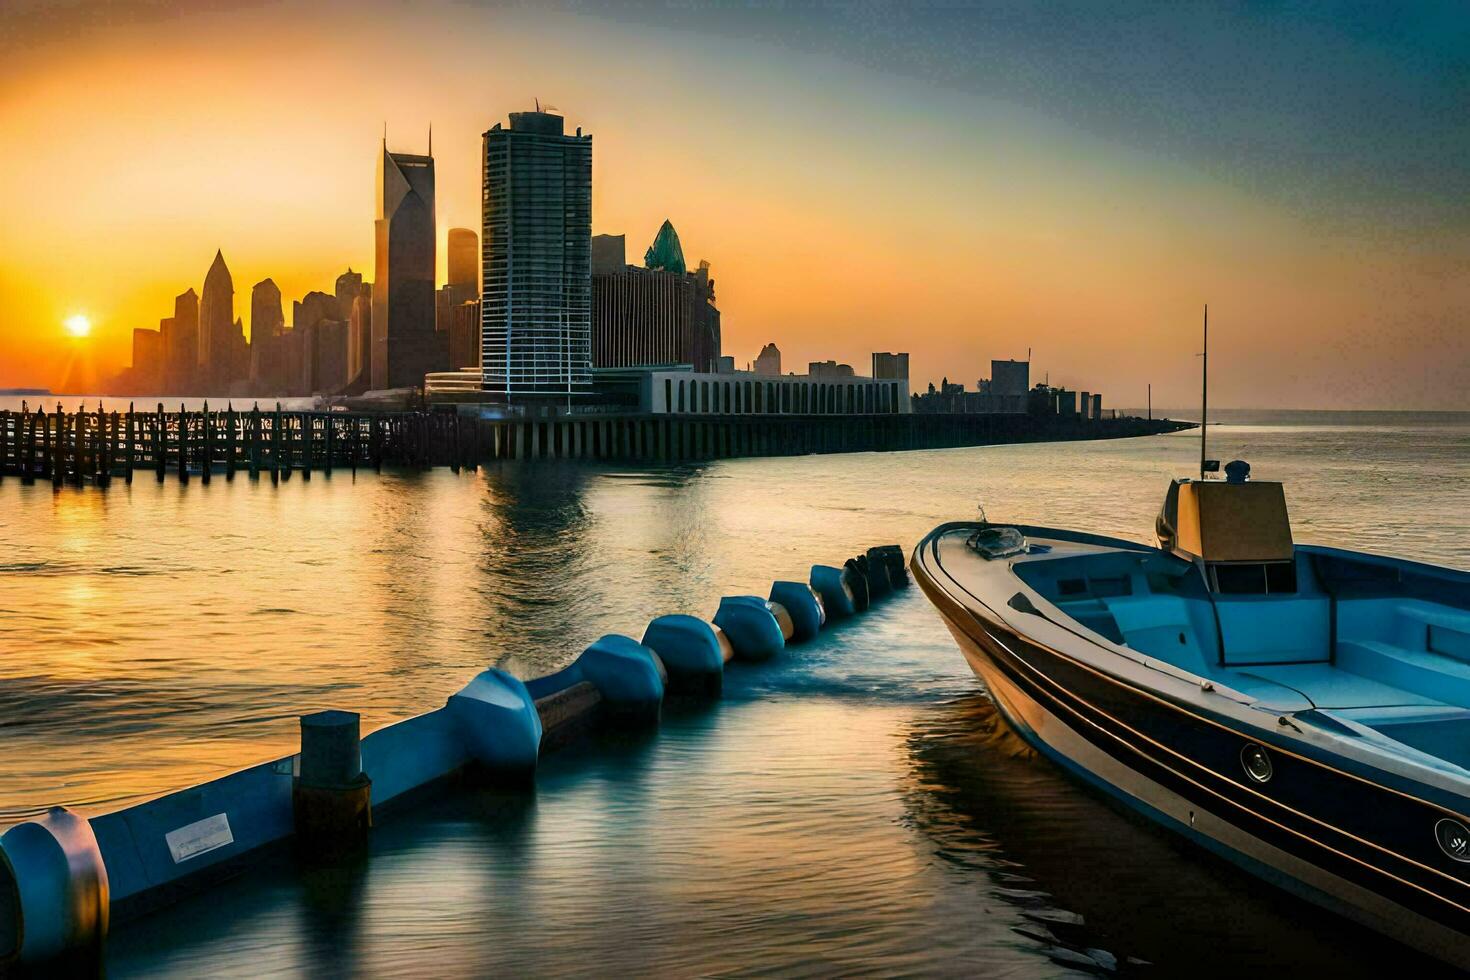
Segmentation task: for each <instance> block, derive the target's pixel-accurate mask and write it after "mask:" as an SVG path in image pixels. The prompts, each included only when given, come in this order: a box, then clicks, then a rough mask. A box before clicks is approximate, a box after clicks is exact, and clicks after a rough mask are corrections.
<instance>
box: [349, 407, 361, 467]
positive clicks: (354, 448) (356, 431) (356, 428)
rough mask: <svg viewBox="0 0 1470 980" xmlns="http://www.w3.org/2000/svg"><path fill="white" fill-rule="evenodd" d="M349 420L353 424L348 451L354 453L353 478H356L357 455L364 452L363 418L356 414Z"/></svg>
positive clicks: (350, 416)
mask: <svg viewBox="0 0 1470 980" xmlns="http://www.w3.org/2000/svg"><path fill="white" fill-rule="evenodd" d="M347 421H348V423H349V424H350V425H351V426H352V442H351V444H350V445H349V448H348V450H347V451H348V452H349V453H351V454H352V478H353V479H354V480H356V479H357V457H358V456H359V455H361V453H362V420H361V419H359V418H358V417H357V416H356V415H349V416H347Z"/></svg>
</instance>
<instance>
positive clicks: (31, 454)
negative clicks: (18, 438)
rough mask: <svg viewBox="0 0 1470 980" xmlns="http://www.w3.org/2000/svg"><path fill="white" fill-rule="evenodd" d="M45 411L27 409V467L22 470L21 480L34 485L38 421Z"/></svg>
mask: <svg viewBox="0 0 1470 980" xmlns="http://www.w3.org/2000/svg"><path fill="white" fill-rule="evenodd" d="M45 414H46V413H45V412H31V411H29V410H27V411H26V413H25V415H26V420H25V421H26V446H25V469H23V470H21V472H20V482H21V483H23V484H25V485H26V486H32V485H33V484H35V482H36V421H37V418H38V417H41V418H44V417H45Z"/></svg>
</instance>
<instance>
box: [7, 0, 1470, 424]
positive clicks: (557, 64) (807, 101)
mask: <svg viewBox="0 0 1470 980" xmlns="http://www.w3.org/2000/svg"><path fill="white" fill-rule="evenodd" d="M536 97H539V98H540V99H541V100H542V102H543V103H551V104H553V105H555V106H556V107H557V108H558V109H559V110H560V111H562V112H563V113H564V114H565V115H566V117H567V122H568V125H569V126H571V127H575V126H582V127H583V128H584V131H587V132H591V133H592V134H593V137H594V139H593V161H594V162H593V167H594V195H593V201H594V215H593V230H594V232H596V233H603V232H611V233H619V232H621V233H626V234H627V235H628V239H629V254H630V258H633V257H637V258H640V259H641V256H642V252H643V249H644V248H646V247H647V244H648V243H649V242H650V241H651V240H652V238H653V236H654V233H655V232H656V231H657V229H658V226H659V224H660V223H661V222H662V221H663V219H664V218H666V217H667V218H670V219H671V220H672V221H673V223H674V225H675V227H676V228H677V229H678V231H679V234H680V237H681V239H682V240H683V244H684V250H685V254H686V256H687V257H688V258H689V260H690V261H691V262H695V261H698V260H699V259H701V258H704V259H708V260H709V261H710V263H711V265H712V267H713V274H714V276H715V279H716V283H717V292H718V295H719V301H720V307H721V310H722V311H723V323H724V343H725V353H728V354H733V355H734V356H735V358H736V361H737V362H738V363H739V364H740V365H741V366H744V364H745V362H746V361H749V360H751V359H753V358H754V356H755V354H756V352H757V351H758V350H759V348H760V346H761V345H762V344H763V343H765V342H767V341H772V340H774V341H775V342H776V343H777V344H778V345H779V346H780V347H781V350H782V352H783V355H784V357H785V362H786V366H787V368H788V369H792V368H795V369H796V370H802V369H804V366H805V364H806V362H807V361H808V360H816V359H825V358H836V359H837V360H841V361H848V362H850V363H852V364H853V365H854V366H856V367H857V368H858V369H859V372H860V373H862V372H865V371H866V370H867V365H868V354H869V352H870V351H873V350H907V351H910V352H911V354H912V373H913V377H912V381H913V384H914V387H916V388H922V387H923V386H924V384H926V383H927V382H928V381H929V380H934V381H938V379H939V378H940V376H942V375H948V376H949V378H950V379H951V380H961V381H964V382H965V383H966V384H967V385H969V386H971V387H973V386H974V384H975V380H976V379H977V378H979V377H982V376H985V375H986V374H988V372H989V359H990V358H992V357H1024V356H1025V354H1026V349H1027V348H1028V347H1032V348H1034V349H1035V367H1034V371H1035V372H1036V376H1037V377H1038V378H1039V377H1040V375H1041V374H1043V373H1049V374H1050V379H1051V381H1052V382H1053V383H1054V384H1066V385H1067V386H1069V387H1076V388H1087V389H1092V390H1100V391H1102V392H1103V393H1104V399H1105V403H1107V404H1111V405H1117V406H1122V405H1140V404H1142V401H1143V398H1144V387H1145V385H1146V384H1147V383H1148V382H1152V383H1153V385H1154V402H1155V404H1156V405H1185V404H1192V403H1194V402H1195V401H1196V400H1197V390H1198V376H1197V371H1198V362H1197V361H1196V360H1195V358H1194V357H1193V354H1194V353H1195V352H1196V351H1197V350H1198V346H1199V337H1198V333H1199V320H1200V307H1201V304H1203V303H1204V302H1206V301H1208V302H1209V303H1210V309H1211V341H1212V352H1211V353H1212V358H1211V368H1212V381H1211V389H1212V395H1213V396H1214V399H1215V400H1217V401H1218V403H1219V404H1221V405H1225V406H1236V407H1254V406H1262V407H1301V408H1422V409H1430V408H1433V409H1461V410H1464V409H1470V8H1467V7H1465V6H1464V5H1463V4H1445V5H1442V6H1434V5H1429V4H1408V5H1390V4H1376V3H1375V4H1362V5H1352V4H1342V5H1331V6H1328V5H1321V4H1293V3H1269V4H1219V5H1199V6H1195V5H1188V4H1139V5H1131V4H1104V3H1091V2H1089V3H1077V4H1071V5H1068V4H1061V5H1058V4H1034V3H1030V2H1023V0H1016V2H1001V3H989V4H985V5H983V6H980V7H978V8H964V7H955V6H951V5H944V6H941V5H923V4H919V5H908V4H905V5H898V4H894V5H890V4H884V3H865V2H860V3H851V4H846V3H828V4H822V5H820V6H816V5H813V6H807V5H803V4H780V3H759V4H751V5H749V6H740V7H723V6H718V7H717V6H713V5H706V4H703V3H700V2H698V0H695V2H686V3H668V4H662V3H631V4H594V3H587V4H562V5H557V6H550V5H547V6H531V5H521V4H516V3H508V4H500V3H477V2H472V0H460V2H434V0H425V2H418V3H408V2H398V0H363V2H355V3H332V2H323V3H310V4H308V3H296V2H290V0H287V2H239V3H235V2H223V0H221V2H214V3H172V4H170V3H158V2H139V0H134V2H127V0H123V2H113V3H89V2H67V3H42V2H38V0H5V3H4V4H3V6H0V133H3V134H4V135H3V143H0V186H3V187H4V188H5V191H6V202H5V209H4V214H5V219H4V220H3V221H0V387H18V386H29V385H37V386H59V385H60V384H61V383H62V379H63V376H64V375H65V373H66V371H67V366H68V364H69V363H70V362H71V361H72V360H74V359H79V360H82V361H90V363H92V364H93V365H94V366H95V367H96V368H97V369H98V370H110V369H115V368H117V367H121V366H124V365H125V364H126V363H127V361H128V359H129V356H130V351H129V345H130V339H131V331H132V329H133V328H134V327H157V325H158V320H159V318H160V317H162V316H165V315H168V314H169V313H171V310H172V299H173V296H174V295H175V294H177V293H179V292H182V291H183V290H184V289H186V288H188V287H190V286H192V287H194V288H195V289H196V290H198V289H199V288H200V286H201V284H202V282H203V279H204V274H205V272H206V270H207V269H208V267H209V263H210V261H211V260H212V259H213V257H214V253H215V250H216V249H217V248H219V249H223V251H224V256H225V259H226V261H227V262H228V263H229V266H230V269H231V272H232V273H233V275H234V282H235V290H236V309H237V313H238V314H239V315H241V316H243V317H244V318H245V320H246V327H247V331H248V329H249V315H248V313H249V310H248V307H249V290H250V287H251V285H252V284H254V283H255V282H257V281H258V280H260V279H263V278H265V277H266V276H270V277H272V278H274V279H275V281H276V283H277V284H278V285H279V286H280V287H281V291H282V293H283V294H284V295H285V297H286V299H287V309H286V316H287V319H288V321H289V319H290V305H289V300H290V299H292V298H299V297H300V296H302V295H303V294H304V293H305V292H307V291H308V290H311V289H324V290H330V289H331V284H332V281H333V279H334V278H335V277H336V275H337V274H338V273H340V272H342V271H343V270H344V269H346V268H347V267H348V266H351V267H352V268H354V269H357V270H361V271H363V272H365V274H366V275H367V277H368V278H371V275H372V262H373V240H372V220H373V217H374V213H373V208H374V201H373V192H374V181H375V166H376V156H375V154H376V151H377V149H378V145H379V141H380V139H381V134H382V131H383V126H384V124H385V123H386V124H387V127H388V144H389V146H390V148H393V149H398V150H404V151H411V152H422V151H423V150H424V147H425V143H426V132H427V129H428V126H429V124H430V123H431V122H432V124H433V127H434V155H435V158H436V165H437V176H438V223H439V234H440V265H441V279H442V275H443V262H444V249H443V236H444V233H445V232H446V231H447V229H448V228H450V227H452V226H459V225H463V226H466V227H470V228H475V229H477V230H478V227H479V180H480V175H479V153H480V134H481V133H482V132H483V131H484V130H485V129H487V128H488V127H489V126H490V125H492V124H493V123H495V122H496V121H499V120H503V119H504V118H505V116H506V114H507V113H508V112H510V111H513V110H520V109H525V108H529V107H530V106H531V104H532V100H533V98H536ZM77 314H83V315H86V316H89V317H90V318H91V320H92V321H93V323H94V325H95V326H94V330H93V333H92V335H91V336H90V337H87V338H76V337H73V336H71V335H70V334H69V333H68V331H67V329H66V326H65V321H66V320H67V318H68V317H71V316H74V315H77Z"/></svg>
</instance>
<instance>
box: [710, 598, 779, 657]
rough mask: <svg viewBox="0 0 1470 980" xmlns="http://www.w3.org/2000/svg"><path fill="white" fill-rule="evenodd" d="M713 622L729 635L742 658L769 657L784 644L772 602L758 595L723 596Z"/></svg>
mask: <svg viewBox="0 0 1470 980" xmlns="http://www.w3.org/2000/svg"><path fill="white" fill-rule="evenodd" d="M715 625H716V626H718V627H719V628H720V629H722V630H724V631H725V633H726V634H727V635H729V637H730V644H731V645H732V646H733V647H734V648H735V654H736V656H738V657H740V659H742V660H769V659H770V658H771V657H774V656H775V655H776V654H778V653H780V652H781V651H782V650H783V649H785V647H786V636H785V634H784V632H783V631H782V629H781V622H780V620H778V619H777V618H776V613H775V611H774V610H773V609H772V608H771V603H769V602H767V601H766V600H765V599H762V598H760V597H759V596H753V595H731V596H725V598H723V599H721V600H720V608H719V611H717V612H716V613H715Z"/></svg>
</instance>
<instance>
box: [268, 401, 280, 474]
mask: <svg viewBox="0 0 1470 980" xmlns="http://www.w3.org/2000/svg"><path fill="white" fill-rule="evenodd" d="M281 440H282V433H281V403H280V402H276V414H275V418H274V419H273V420H272V422H271V482H272V483H278V482H279V481H280V479H281Z"/></svg>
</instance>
